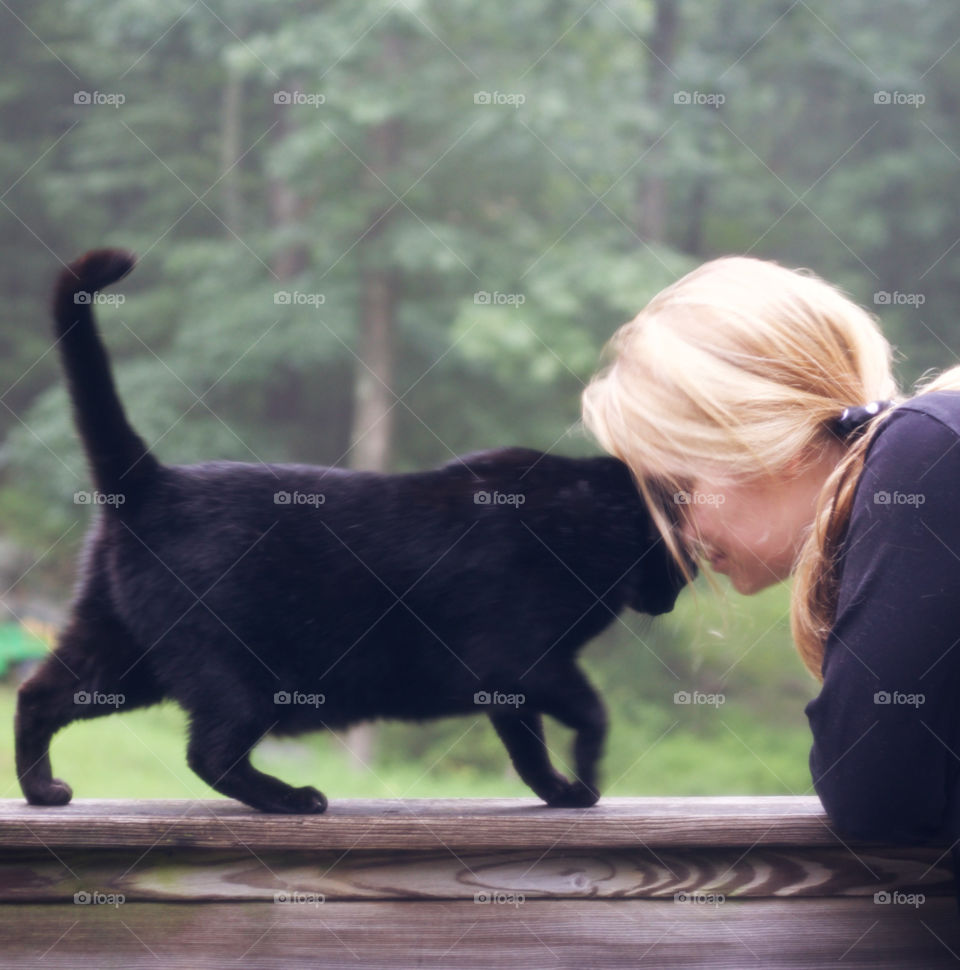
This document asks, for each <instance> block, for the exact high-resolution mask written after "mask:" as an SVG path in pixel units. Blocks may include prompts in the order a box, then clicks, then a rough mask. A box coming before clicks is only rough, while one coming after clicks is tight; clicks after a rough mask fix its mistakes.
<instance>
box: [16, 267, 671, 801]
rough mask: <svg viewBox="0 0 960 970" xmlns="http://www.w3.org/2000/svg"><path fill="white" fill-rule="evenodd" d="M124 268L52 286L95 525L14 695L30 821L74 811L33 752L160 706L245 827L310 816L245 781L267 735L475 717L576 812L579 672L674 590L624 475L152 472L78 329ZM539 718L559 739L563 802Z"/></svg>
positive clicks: (515, 468) (311, 793)
mask: <svg viewBox="0 0 960 970" xmlns="http://www.w3.org/2000/svg"><path fill="white" fill-rule="evenodd" d="M133 262H134V260H133V257H132V256H130V255H129V254H127V253H125V252H122V251H118V250H96V251H93V252H90V253H88V254H87V255H86V256H84V257H82V258H81V259H79V260H77V261H76V262H74V263H73V264H72V265H71V266H70V267H69V268H68V269H67V270H65V271H64V272H62V273H61V275H60V277H59V280H58V282H57V285H56V291H55V297H54V315H55V318H56V333H57V336H58V339H59V348H60V353H61V356H62V361H63V365H64V369H65V371H66V376H67V381H68V384H69V389H70V395H71V398H72V401H73V406H74V411H75V417H76V422H77V426H78V429H79V432H80V436H81V437H82V439H83V443H84V446H85V448H86V451H87V454H88V457H89V462H90V466H91V468H92V472H93V479H94V483H95V485H96V488H97V490H98V491H97V492H96V493H94V496H95V501H96V502H97V504H99V505H101V511H100V514H99V515H98V516H97V518H96V521H95V524H94V525H93V526H92V528H91V531H90V533H89V535H88V537H87V542H86V545H85V549H84V552H83V556H82V562H81V567H82V568H81V579H80V583H79V585H78V590H77V594H76V598H75V601H74V603H73V606H72V611H71V615H70V618H69V621H68V623H67V625H66V627H65V628H64V630H63V633H62V635H61V636H60V639H59V643H58V646H57V648H56V650H55V652H54V653H53V654H52V655H51V656H50V657H48V658H47V660H46V662H45V663H44V664H43V665H42V666H41V667H40V669H39V670H38V672H37V673H36V674H35V675H34V676H33V677H31V678H30V679H29V680H28V681H27V682H26V683H24V684H23V686H22V687H21V688H20V696H19V703H18V708H17V716H16V748H17V773H18V775H19V778H20V784H21V786H22V788H23V792H24V794H25V795H26V797H27V800H28V801H29V802H32V803H34V804H39V805H63V804H66V803H67V802H68V801H69V800H70V797H71V794H72V792H71V789H70V787H69V786H68V785H67V784H66V783H64V782H63V781H60V780H58V779H55V778H53V777H52V774H51V768H50V755H49V746H50V740H51V738H52V736H53V734H54V733H55V732H56V731H58V730H59V729H60V728H62V727H63V726H64V725H65V724H68V723H69V722H71V721H74V720H76V719H78V718H85V717H97V716H99V715H101V714H107V713H111V712H112V711H114V710H116V709H117V708H121V709H123V710H130V709H132V708H135V707H142V706H144V705H148V704H155V703H157V702H158V701H160V700H162V699H164V698H172V699H174V700H175V701H177V703H179V704H180V705H181V706H182V707H183V708H184V710H186V711H187V713H188V714H189V718H190V741H189V745H188V748H187V759H188V762H189V764H190V767H191V768H192V769H193V770H194V771H195V772H196V773H197V774H198V775H199V776H200V777H201V778H202V779H203V780H204V781H205V782H207V783H208V784H209V785H210V786H211V787H213V788H215V789H216V790H217V791H218V792H222V793H223V794H224V795H229V796H231V797H233V798H236V799H239V800H240V801H242V802H245V803H246V804H247V805H250V806H253V807H254V808H258V809H262V810H263V811H267V812H294V813H295V812H322V811H323V810H324V808H326V804H327V802H326V799H325V798H324V796H323V795H322V794H321V793H320V792H319V791H317V790H316V789H315V788H312V787H303V788H293V787H291V786H290V785H287V784H285V783H283V782H281V781H279V780H278V779H276V778H273V777H271V776H270V775H266V774H264V773H262V772H260V771H258V770H257V769H255V768H254V767H253V766H252V765H251V764H250V760H249V755H250V751H251V749H252V748H253V747H254V746H255V745H256V744H257V742H258V741H259V740H260V739H261V738H262V737H263V736H264V735H266V734H268V733H271V732H272V733H276V734H296V733H299V732H302V731H306V730H311V729H316V728H321V727H336V728H341V727H344V726H346V725H349V724H353V723H355V722H357V721H361V720H364V719H369V718H376V717H392V718H402V719H414V720H416V719H426V718H433V717H440V716H444V715H451V714H467V713H475V714H476V713H483V714H487V715H489V717H490V720H491V721H492V722H493V726H494V727H495V728H496V730H497V732H498V733H499V735H500V737H501V738H502V739H503V742H504V744H505V745H506V747H507V750H508V752H509V753H510V757H511V758H512V759H513V763H514V765H515V767H516V769H517V771H518V773H519V774H520V777H521V778H523V780H524V781H525V782H526V783H527V784H528V785H529V786H530V787H531V788H532V789H533V791H534V792H536V794H537V795H539V796H540V798H542V799H543V800H544V801H546V802H547V803H548V804H550V805H557V806H588V805H592V804H594V802H596V800H597V798H598V797H599V793H598V791H597V779H596V768H597V761H598V759H599V757H600V754H601V749H602V745H603V739H604V735H605V732H606V716H605V711H604V707H603V704H602V702H601V700H600V698H599V697H598V695H597V694H596V692H595V691H594V690H593V688H592V687H591V686H590V684H589V683H588V681H587V680H586V678H585V677H584V675H583V673H582V672H581V671H580V669H579V668H578V667H577V665H576V662H575V659H576V653H577V651H578V649H579V648H580V647H582V646H583V645H584V644H585V643H586V642H587V641H588V640H589V639H590V638H591V637H593V636H594V635H595V634H597V633H599V632H600V631H601V630H602V629H603V628H604V627H606V626H608V625H609V624H610V623H611V622H612V620H613V619H614V617H615V616H616V615H617V614H618V613H619V612H620V611H621V610H622V609H623V608H624V607H627V606H629V607H632V608H633V609H635V610H640V611H643V612H646V613H652V614H659V613H664V612H667V611H669V610H670V609H672V607H673V604H674V601H675V599H676V596H677V594H678V592H679V590H680V589H681V587H682V585H683V578H682V576H681V574H680V572H679V570H678V569H677V568H676V566H675V564H674V563H673V562H672V560H671V559H670V557H669V556H668V554H667V552H666V549H665V546H664V544H663V542H662V540H661V539H660V537H659V535H658V534H657V533H656V531H655V529H654V527H653V525H652V522H651V519H650V517H649V515H648V512H647V511H646V508H645V506H644V505H643V503H642V501H641V499H640V497H639V495H638V492H637V490H636V488H635V486H634V483H633V482H632V480H631V477H630V474H629V472H628V470H627V468H626V466H625V465H623V464H622V463H621V462H619V461H617V460H616V459H613V458H563V457H557V456H554V455H548V454H542V453H540V452H536V451H531V450H528V449H523V448H507V449H503V450H498V451H488V452H480V453H476V454H471V455H466V456H464V457H462V458H459V459H456V460H454V461H451V462H449V463H447V464H446V465H443V466H442V467H440V468H437V469H434V470H430V471H424V472H413V473H408V474H399V475H383V474H377V473H373V472H362V471H345V470H342V469H338V468H324V467H318V466H311V465H262V464H260V465H257V464H243V463H239V462H237V463H235V462H207V463H204V464H200V465H188V466H167V465H162V464H160V462H159V461H158V460H157V459H156V458H155V457H154V456H153V455H151V454H150V453H149V451H148V450H147V448H146V446H145V445H144V443H143V441H142V440H141V439H140V438H139V437H138V436H137V434H136V433H135V432H134V431H133V429H132V428H131V427H130V425H129V424H128V422H127V419H126V416H125V414H124V411H123V407H122V405H121V403H120V400H119V398H118V397H117V393H116V390H115V388H114V384H113V380H112V377H111V374H110V368H109V363H108V360H107V356H106V353H105V351H104V348H103V345H102V343H101V342H100V338H99V336H98V334H97V330H96V327H95V324H94V321H93V314H92V311H91V303H92V297H93V294H94V293H95V292H96V291H98V290H100V289H101V288H102V287H104V286H106V285H108V284H110V283H113V282H114V281H116V280H118V279H120V278H121V277H122V276H124V275H125V274H126V273H127V272H128V271H129V270H130V269H131V267H132V266H133ZM541 713H543V714H549V715H551V716H552V717H555V718H556V719H557V720H559V721H560V722H561V723H563V724H565V725H568V726H569V727H571V728H573V729H574V730H575V731H576V741H575V769H576V778H575V779H574V780H573V781H572V782H571V781H568V780H567V779H566V778H565V777H563V775H561V774H559V773H558V772H556V771H555V770H554V769H553V767H552V765H551V764H550V759H549V757H548V753H547V749H546V746H545V744H544V739H543V728H542V724H541ZM104 756H105V757H108V756H109V753H108V752H104Z"/></svg>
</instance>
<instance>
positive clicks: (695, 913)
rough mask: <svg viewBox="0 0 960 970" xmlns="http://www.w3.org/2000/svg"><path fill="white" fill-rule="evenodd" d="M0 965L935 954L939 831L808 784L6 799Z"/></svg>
mask: <svg viewBox="0 0 960 970" xmlns="http://www.w3.org/2000/svg"><path fill="white" fill-rule="evenodd" d="M0 901H2V905H0V966H2V967H16V968H18V970H22V968H25V967H35V966H38V967H55V968H59V967H70V968H79V967H97V968H105V967H114V966H116V967H124V968H128V967H154V968H156V967H190V968H194V970H207V968H213V967H232V968H243V967H276V968H284V970H286V968H299V967H314V966H323V967H330V966H334V967H337V966H343V967H352V968H363V967H391V968H397V970H402V968H407V967H456V968H458V970H464V968H472V967H478V968H479V967H483V968H490V967H504V968H510V970H515V968H533V967H576V968H577V970H583V968H601V967H656V968H665V967H693V966H711V967H757V968H762V970H767V968H771V967H809V966H834V967H870V968H874V970H875V968H881V967H923V968H930V967H939V966H951V967H953V966H957V965H958V964H960V917H958V907H957V902H956V900H955V898H954V878H953V871H952V866H951V862H950V855H949V852H948V851H947V849H946V847H943V848H936V847H922V848H905V847H895V846H884V845H866V844H862V843H852V842H849V841H845V840H842V839H840V838H839V837H838V836H837V835H836V834H835V832H834V831H833V829H832V828H831V826H830V824H829V822H828V820H827V818H826V817H825V816H824V814H823V812H822V809H821V807H820V804H819V802H818V801H817V800H816V799H815V798H793V797H786V798H780V797H777V798H729V797H721V798H604V799H602V800H601V802H600V803H599V805H597V806H596V807H594V808H591V809H585V810H557V809H548V808H545V807H544V806H543V805H542V804H541V803H539V802H537V801H535V800H533V799H457V800H452V799H451V800H418V799H413V800H407V801H381V800H378V801H336V800H335V801H333V802H332V804H331V806H330V808H329V810H328V811H327V813H326V814H324V815H318V816H275V815H273V816H271V815H262V814H259V813H256V812H251V811H248V810H246V809H245V808H244V807H243V806H241V805H239V804H237V803H235V802H230V801H225V800H224V801H195V802H187V801H112V800H105V801H99V800H77V801H74V802H73V803H72V804H71V805H69V806H67V807H64V808H34V807H30V806H27V805H26V804H24V803H23V802H21V801H18V800H12V799H7V800H2V801H0Z"/></svg>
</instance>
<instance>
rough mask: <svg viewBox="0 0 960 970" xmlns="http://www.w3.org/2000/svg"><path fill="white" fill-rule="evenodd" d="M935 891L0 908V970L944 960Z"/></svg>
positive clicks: (931, 964)
mask: <svg viewBox="0 0 960 970" xmlns="http://www.w3.org/2000/svg"><path fill="white" fill-rule="evenodd" d="M956 917H957V911H956V904H955V903H954V902H953V901H952V900H949V899H935V900H927V901H926V902H924V903H922V904H920V905H918V906H910V905H897V904H887V905H878V904H874V903H873V902H872V901H870V900H866V899H830V900H819V899H796V900H792V901H790V902H784V901H782V900H768V901H753V902H726V903H723V904H719V905H709V904H691V903H672V902H653V901H646V900H620V901H616V902H614V901H596V902H594V903H592V904H590V905H589V906H584V905H583V903H581V902H579V901H564V900H555V901H551V902H542V901H525V902H522V903H518V904H516V905H512V904H508V903H487V904H475V903H472V902H465V901H462V902H461V901H458V902H447V903H441V902H422V903H398V902H353V903H351V902H336V903H329V902H328V903H317V904H312V903H309V902H301V903H286V904H271V903H243V904H231V903H210V904H208V905H205V906H196V905H190V904H180V903H166V904H164V903H124V904H119V905H116V906H112V905H107V904H100V905H74V906H67V905H32V906H19V907H0V934H2V937H3V940H4V944H3V947H2V948H0V968H3V970H7V968H9V970H23V968H25V967H34V966H40V967H48V968H54V970H60V968H64V970H66V968H69V970H81V968H96V970H105V968H110V967H123V968H127V970H131V968H139V967H150V968H153V970H156V968H157V967H164V968H181V967H183V968H190V970H215V968H231V970H236V968H237V967H255V968H258V970H274V968H276V970H298V968H301V967H303V968H306V967H317V966H323V967H331V968H333V967H349V968H351V970H366V968H374V967H377V968H379V967H390V968H392V970H408V968H414V967H423V966H429V967H434V968H445V967H450V968H456V970H472V968H489V970H498V968H509V970H516V968H517V967H523V968H525V970H526V968H530V970H534V968H540V967H550V968H565V967H569V968H575V970H582V968H584V967H590V968H591V970H605V968H620V967H653V968H657V970H681V968H693V967H705V966H708V967H712V968H718V970H723V968H737V970H741V968H743V967H758V968H763V970H777V968H787V967H789V968H792V970H796V968H803V967H826V966H830V967H836V966H843V967H868V968H871V970H893V968H897V970H900V968H903V967H923V968H925V970H936V968H939V967H954V966H956V964H957V962H958V960H960V938H958V937H960V921H958V920H957V918H956Z"/></svg>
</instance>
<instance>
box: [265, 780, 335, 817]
mask: <svg viewBox="0 0 960 970" xmlns="http://www.w3.org/2000/svg"><path fill="white" fill-rule="evenodd" d="M272 810H273V811H275V812H284V813H287V814H289V815H319V814H320V813H321V812H325V811H326V810H327V799H326V796H325V795H324V794H323V792H322V791H318V790H317V789H316V788H313V787H312V786H311V785H304V786H303V788H291V789H290V791H289V792H288V793H286V794H285V795H284V796H283V798H282V799H281V800H280V802H279V804H278V805H277V807H276V808H274V809H272Z"/></svg>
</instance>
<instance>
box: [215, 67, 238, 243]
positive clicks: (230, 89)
mask: <svg viewBox="0 0 960 970" xmlns="http://www.w3.org/2000/svg"><path fill="white" fill-rule="evenodd" d="M242 106H243V80H242V78H241V77H240V74H239V72H238V71H237V69H236V68H234V67H231V66H230V65H229V64H228V65H227V78H226V81H225V82H224V85H223V92H222V95H221V102H220V118H221V123H220V175H221V182H220V186H221V191H222V197H223V221H224V222H225V223H226V228H225V230H224V231H225V232H227V233H230V232H231V231H232V232H234V233H236V234H237V235H239V234H240V232H241V229H242V227H241V225H240V213H241V207H240V192H239V191H238V189H237V172H236V169H235V168H234V166H235V165H236V164H237V159H239V157H240V137H241V131H242V122H243V113H242Z"/></svg>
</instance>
